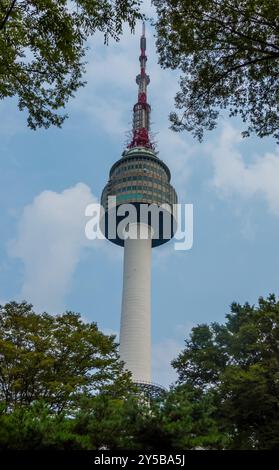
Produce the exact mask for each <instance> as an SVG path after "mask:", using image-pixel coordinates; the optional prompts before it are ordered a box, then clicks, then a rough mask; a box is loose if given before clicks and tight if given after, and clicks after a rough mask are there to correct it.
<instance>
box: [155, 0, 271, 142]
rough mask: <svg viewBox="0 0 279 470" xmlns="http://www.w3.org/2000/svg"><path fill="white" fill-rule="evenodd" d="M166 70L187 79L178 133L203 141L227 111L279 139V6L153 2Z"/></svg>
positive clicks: (254, 1)
mask: <svg viewBox="0 0 279 470" xmlns="http://www.w3.org/2000/svg"><path fill="white" fill-rule="evenodd" d="M153 3H154V4H155V6H156V9H157V13H158V20H157V22H156V30H157V49H158V52H159V57H160V63H161V65H162V66H163V67H168V68H172V69H179V70H181V72H182V75H181V79H180V91H179V92H178V93H177V95H176V98H175V102H176V108H177V109H178V110H180V112H179V113H175V112H173V113H171V115H170V119H171V122H172V128H173V129H174V130H176V131H180V130H187V131H190V132H192V133H193V135H194V136H195V137H197V138H198V139H199V140H201V139H202V137H203V133H204V130H205V129H206V130H212V129H213V128H215V126H216V121H217V117H218V115H219V112H220V110H222V109H224V108H227V109H228V110H229V112H230V116H235V115H239V116H240V117H241V118H242V120H243V121H244V122H245V123H246V126H247V127H246V130H245V131H244V132H243V135H244V136H249V135H250V133H253V132H254V133H256V134H257V135H258V136H259V137H263V136H268V135H271V136H274V137H275V138H276V139H277V140H278V139H279V132H278V128H279V88H278V77H279V1H278V0H153Z"/></svg>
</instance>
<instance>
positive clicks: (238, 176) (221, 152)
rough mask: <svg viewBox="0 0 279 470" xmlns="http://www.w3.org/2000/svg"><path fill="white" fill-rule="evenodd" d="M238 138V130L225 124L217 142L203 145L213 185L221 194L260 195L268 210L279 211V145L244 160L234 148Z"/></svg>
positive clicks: (239, 139) (276, 212)
mask: <svg viewBox="0 0 279 470" xmlns="http://www.w3.org/2000/svg"><path fill="white" fill-rule="evenodd" d="M241 140H242V137H241V134H240V132H239V131H238V130H237V129H235V128H234V127H232V125H230V124H226V125H225V126H224V128H223V131H222V133H221V136H220V137H219V139H218V142H215V145H213V144H209V145H207V151H208V152H209V154H210V156H211V159H212V162H213V168H214V175H213V178H212V184H213V186H214V187H215V188H216V189H217V190H218V191H219V192H220V194H221V195H223V196H229V197H233V196H235V195H238V196H241V197H242V198H245V199H248V198H251V197H253V196H255V195H260V196H262V197H263V198H264V199H265V201H266V203H267V205H268V208H269V210H270V211H271V212H272V213H273V214H275V215H279V184H278V180H279V149H277V148H276V149H275V150H274V152H273V153H271V152H266V153H264V154H263V155H255V156H254V157H253V160H252V162H249V163H246V162H245V157H244V155H243V154H242V153H241V152H240V150H239V149H238V144H239V143H240V142H241Z"/></svg>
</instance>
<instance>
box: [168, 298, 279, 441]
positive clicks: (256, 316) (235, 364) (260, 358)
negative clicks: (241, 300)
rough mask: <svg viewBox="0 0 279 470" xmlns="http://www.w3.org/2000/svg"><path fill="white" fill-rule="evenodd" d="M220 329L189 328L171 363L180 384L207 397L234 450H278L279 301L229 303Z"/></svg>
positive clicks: (200, 326) (209, 327)
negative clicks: (190, 332) (181, 347)
mask: <svg viewBox="0 0 279 470" xmlns="http://www.w3.org/2000/svg"><path fill="white" fill-rule="evenodd" d="M226 318H227V321H226V323H225V324H224V325H220V324H218V323H212V324H211V325H199V326H197V327H196V328H193V330H192V334H191V337H190V339H189V340H186V347H185V349H184V351H182V353H181V354H180V355H179V356H178V358H177V359H176V360H175V361H174V362H173V366H174V367H175V369H176V370H177V372H178V375H179V377H178V383H179V384H180V386H187V387H190V388H192V389H194V390H197V391H198V392H200V393H201V394H202V395H203V396H204V397H206V396H207V395H208V393H210V395H211V396H212V397H213V403H214V405H215V409H216V412H215V415H214V416H215V419H216V422H217V423H218V429H219V430H221V431H223V433H224V435H225V436H226V437H227V438H229V444H227V445H228V447H229V448H232V449H278V448H279V302H278V301H276V298H275V296H274V295H270V296H269V297H268V298H267V299H266V300H265V299H263V298H260V299H259V305H258V306H251V305H249V304H248V303H246V304H245V305H243V306H241V305H239V304H237V303H234V304H232V307H231V313H229V314H228V315H227V316H226Z"/></svg>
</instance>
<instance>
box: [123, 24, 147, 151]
mask: <svg viewBox="0 0 279 470" xmlns="http://www.w3.org/2000/svg"><path fill="white" fill-rule="evenodd" d="M145 51H146V37H145V23H144V21H143V22H142V34H141V38H140V56H139V62H140V73H139V74H138V75H137V77H136V83H137V84H138V101H137V103H136V104H135V105H134V108H133V131H132V141H131V143H130V144H129V145H128V147H129V148H133V147H145V148H152V144H151V142H150V138H149V130H150V112H151V107H150V105H149V104H148V102H147V86H148V85H149V83H150V78H149V76H148V75H147V74H146V71H145V70H146V62H147V56H146V54H145Z"/></svg>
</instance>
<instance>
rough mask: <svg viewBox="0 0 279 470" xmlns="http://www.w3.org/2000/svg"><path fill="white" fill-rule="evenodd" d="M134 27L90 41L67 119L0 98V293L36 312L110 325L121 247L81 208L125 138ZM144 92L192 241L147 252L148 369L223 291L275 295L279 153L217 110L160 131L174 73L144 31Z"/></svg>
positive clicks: (207, 317)
mask: <svg viewBox="0 0 279 470" xmlns="http://www.w3.org/2000/svg"><path fill="white" fill-rule="evenodd" d="M139 35H140V25H139V27H138V28H137V30H136V35H135V36H133V35H131V34H130V33H129V32H128V31H125V34H124V36H123V37H122V39H121V41H120V42H119V43H114V42H111V43H110V45H109V47H107V46H104V44H103V38H102V37H101V36H99V35H97V36H95V37H94V38H93V39H92V40H91V41H90V50H89V52H88V65H87V74H86V79H87V85H86V87H85V88H84V89H82V90H80V91H79V92H78V93H77V96H76V98H75V99H74V100H72V101H71V102H70V103H69V105H68V107H67V112H68V113H69V116H70V117H69V119H68V120H67V121H66V122H65V124H64V126H63V128H62V129H61V130H59V129H54V128H52V129H49V130H38V131H36V132H33V131H31V130H29V129H27V127H26V116H25V115H24V113H20V112H19V111H18V109H17V106H16V101H15V100H13V99H11V100H6V101H2V102H1V107H0V160H1V172H0V213H1V231H0V301H1V302H2V303H3V302H5V301H9V300H11V299H16V300H22V299H26V300H28V301H30V302H32V303H33V304H34V305H35V307H36V308H37V309H38V310H39V311H43V310H46V311H49V312H53V313H58V312H62V311H64V310H65V309H68V310H73V311H78V312H80V313H81V314H82V315H83V317H84V318H85V319H86V320H89V321H96V322H97V323H98V325H99V327H100V328H101V329H103V330H104V331H105V332H115V333H117V332H118V329H119V323H120V306H121V289H122V261H123V258H122V257H123V252H122V249H121V248H119V247H117V246H114V245H111V244H110V243H109V242H107V241H101V242H89V241H88V240H86V238H85V236H84V226H85V223H86V218H85V216H84V209H85V207H86V205H87V204H88V203H90V202H92V201H96V200H98V198H99V197H100V194H101V191H102V188H103V186H104V185H105V183H106V182H107V178H108V172H109V169H110V167H111V165H112V163H113V162H114V161H115V160H117V159H119V158H120V156H121V153H122V150H123V148H124V142H125V139H126V138H125V132H126V131H128V130H129V129H130V127H131V118H132V113H131V110H132V106H133V104H134V102H135V100H136V95H137V87H136V83H135V76H136V74H137V73H138V68H139V63H138V56H139ZM147 37H148V45H147V48H148V50H147V53H148V63H147V67H148V73H149V75H150V78H151V83H150V86H149V90H148V92H149V102H150V103H151V106H152V122H153V130H154V132H156V133H157V132H158V134H157V135H156V140H157V141H158V149H159V151H160V157H161V158H162V159H163V160H164V161H166V163H167V164H168V166H169V168H170V170H171V172H172V183H173V185H174V186H175V188H176V189H177V193H178V196H179V200H180V201H181V202H185V203H193V205H194V246H193V248H192V249H191V250H190V251H186V252H184V251H175V250H174V248H173V243H169V244H166V245H164V246H163V247H159V248H156V249H154V250H153V268H152V276H153V278H152V284H153V285H152V291H153V298H152V322H153V362H154V367H153V379H154V381H155V382H159V383H162V384H165V385H166V384H168V383H170V381H172V380H174V379H175V374H174V373H173V371H172V370H171V368H170V366H169V362H170V360H171V359H173V358H174V357H175V356H176V355H177V353H178V351H179V350H181V348H182V347H183V340H184V338H185V337H186V336H187V335H188V333H189V331H190V329H191V327H192V326H194V325H196V324H197V323H201V322H211V321H223V320H224V316H225V314H226V313H227V312H228V311H229V306H230V304H231V302H232V301H238V302H240V303H242V302H245V301H249V302H251V303H256V302H257V299H258V297H259V296H260V295H263V296H266V295H267V294H268V293H270V292H275V293H276V294H278V285H279V284H278V281H279V269H278V267H279V252H278V233H279V183H278V182H279V153H278V149H277V147H278V146H277V145H276V142H275V141H274V140H272V139H262V140H261V139H258V138H256V137H253V138H250V139H246V140H243V139H242V138H241V135H240V133H241V130H242V129H243V127H242V123H241V122H239V121H237V120H229V119H228V118H227V117H226V115H225V114H223V115H222V116H221V117H220V120H219V123H218V128H217V129H216V131H214V132H212V133H207V134H206V135H205V138H204V142H203V143H202V144H200V143H198V142H197V141H195V140H193V138H192V137H191V136H190V135H187V134H186V133H184V134H175V133H173V132H172V131H170V130H169V129H168V127H169V122H168V114H169V112H170V111H171V110H172V109H173V97H174V95H175V92H176V90H178V74H177V73H176V72H172V71H167V70H161V69H160V67H159V65H158V64H157V57H156V53H155V44H154V38H153V31H152V29H151V27H150V26H148V29H147Z"/></svg>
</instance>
